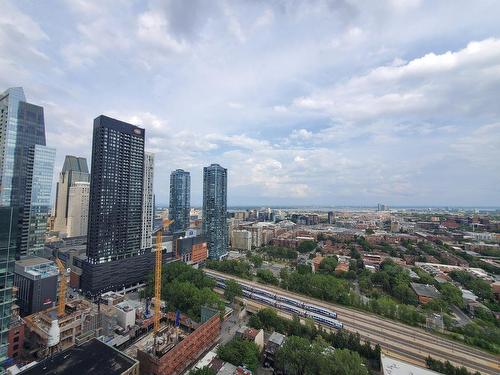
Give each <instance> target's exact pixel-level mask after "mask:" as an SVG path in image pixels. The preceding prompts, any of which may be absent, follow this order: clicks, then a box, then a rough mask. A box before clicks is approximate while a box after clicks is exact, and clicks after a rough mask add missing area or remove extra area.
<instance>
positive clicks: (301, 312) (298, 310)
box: [276, 302, 305, 316]
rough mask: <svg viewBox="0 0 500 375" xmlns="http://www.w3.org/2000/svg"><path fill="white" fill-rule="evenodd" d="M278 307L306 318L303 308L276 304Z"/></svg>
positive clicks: (281, 303)
mask: <svg viewBox="0 0 500 375" xmlns="http://www.w3.org/2000/svg"><path fill="white" fill-rule="evenodd" d="M276 307H277V308H279V309H282V310H285V311H288V312H291V313H293V314H296V315H298V316H305V311H304V310H303V309H301V308H298V307H296V306H293V305H289V304H288V303H284V302H276Z"/></svg>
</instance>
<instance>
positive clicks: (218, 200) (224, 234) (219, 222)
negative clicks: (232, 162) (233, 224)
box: [203, 164, 228, 259]
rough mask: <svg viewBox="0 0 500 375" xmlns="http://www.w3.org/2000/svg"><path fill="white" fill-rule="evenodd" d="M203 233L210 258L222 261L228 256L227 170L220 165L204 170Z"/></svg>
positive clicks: (213, 165)
mask: <svg viewBox="0 0 500 375" xmlns="http://www.w3.org/2000/svg"><path fill="white" fill-rule="evenodd" d="M203 232H204V233H205V237H206V239H207V244H208V257H209V258H211V259H221V258H223V257H224V256H226V254H227V244H228V230H227V169H225V168H222V167H221V166H220V165H219V164H211V165H210V166H209V167H205V168H203Z"/></svg>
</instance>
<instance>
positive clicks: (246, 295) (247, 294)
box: [243, 289, 252, 298]
mask: <svg viewBox="0 0 500 375" xmlns="http://www.w3.org/2000/svg"><path fill="white" fill-rule="evenodd" d="M243 295H244V296H245V297H248V298H251V297H252V292H249V291H248V290H245V289H243Z"/></svg>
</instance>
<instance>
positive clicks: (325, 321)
mask: <svg viewBox="0 0 500 375" xmlns="http://www.w3.org/2000/svg"><path fill="white" fill-rule="evenodd" d="M306 316H307V317H308V318H311V319H313V320H314V321H315V322H318V323H321V324H325V325H327V326H329V327H333V328H335V329H342V328H343V326H344V325H343V324H342V323H341V322H339V321H338V320H336V319H332V318H328V317H326V316H323V315H319V314H316V313H313V312H310V311H308V312H306Z"/></svg>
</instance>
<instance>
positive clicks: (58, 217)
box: [54, 155, 90, 237]
mask: <svg viewBox="0 0 500 375" xmlns="http://www.w3.org/2000/svg"><path fill="white" fill-rule="evenodd" d="M76 182H86V183H89V182H90V174H89V168H88V166H87V159H85V158H82V157H77V156H72V155H66V157H65V159H64V164H63V168H62V171H61V173H60V174H59V181H58V182H57V185H56V201H55V210H54V230H55V231H57V232H61V233H66V234H68V232H69V228H68V217H69V211H70V195H71V192H70V189H71V187H72V186H74V184H75V183H76ZM74 199H78V198H77V197H74ZM86 211H87V212H88V198H87V208H86ZM77 215H78V212H76V211H73V220H76V217H77ZM73 225H75V224H73ZM79 232H81V230H80V231H79ZM85 234H87V228H85ZM78 235H82V234H75V236H78ZM68 236H70V237H71V235H69V234H68Z"/></svg>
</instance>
